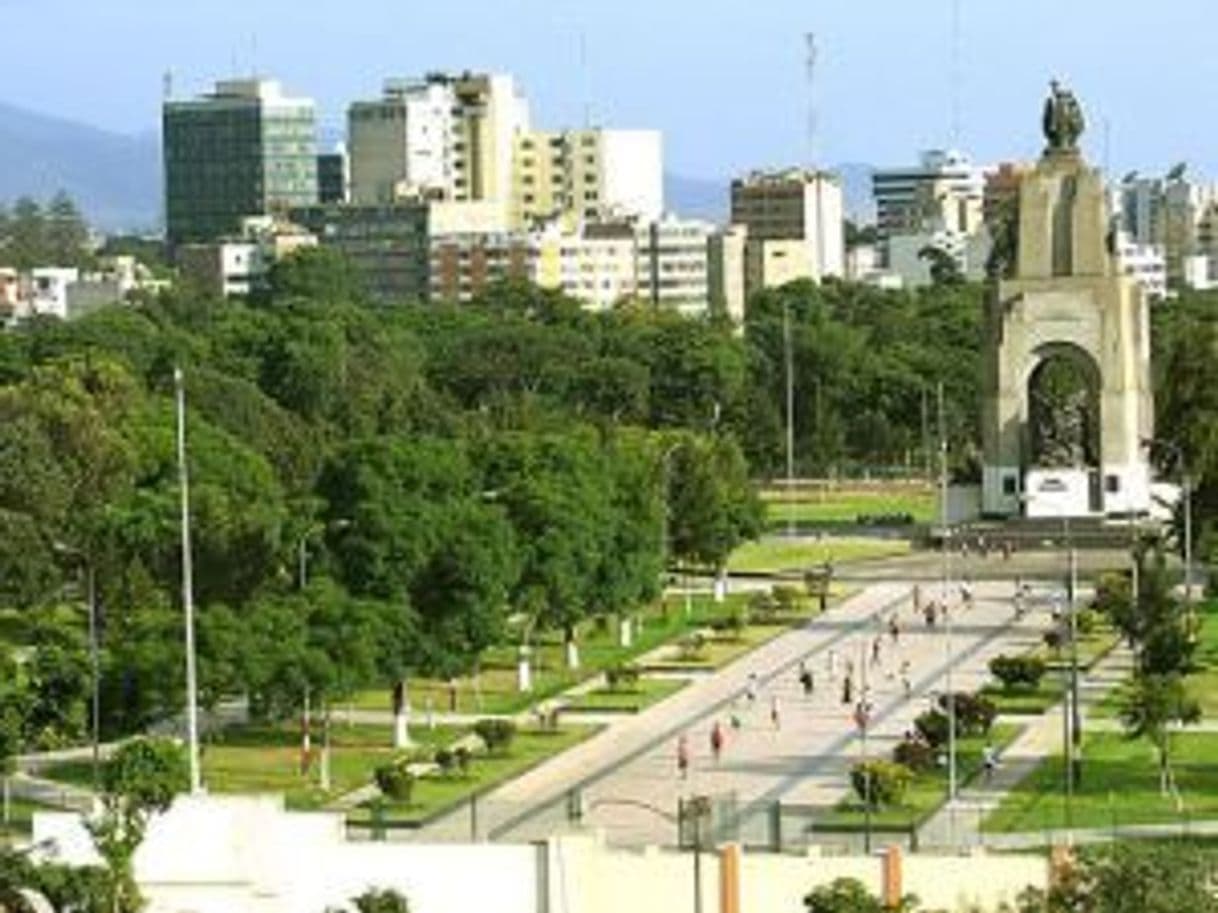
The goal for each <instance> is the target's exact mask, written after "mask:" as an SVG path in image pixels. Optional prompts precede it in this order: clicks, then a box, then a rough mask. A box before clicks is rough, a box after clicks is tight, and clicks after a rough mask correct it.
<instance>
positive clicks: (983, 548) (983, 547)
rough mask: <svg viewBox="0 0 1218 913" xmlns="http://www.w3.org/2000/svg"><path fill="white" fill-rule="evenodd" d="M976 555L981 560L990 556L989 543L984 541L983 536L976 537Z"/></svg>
mask: <svg viewBox="0 0 1218 913" xmlns="http://www.w3.org/2000/svg"><path fill="white" fill-rule="evenodd" d="M977 556H978V557H979V558H981V560H982V561H984V560H985V559H986V558H988V557H989V556H990V544H989V543H988V542H986V541H985V536H978V537H977Z"/></svg>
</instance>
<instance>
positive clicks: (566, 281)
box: [559, 222, 649, 311]
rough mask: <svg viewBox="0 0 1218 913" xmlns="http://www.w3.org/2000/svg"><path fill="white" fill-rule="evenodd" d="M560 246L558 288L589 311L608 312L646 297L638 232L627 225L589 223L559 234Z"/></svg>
mask: <svg viewBox="0 0 1218 913" xmlns="http://www.w3.org/2000/svg"><path fill="white" fill-rule="evenodd" d="M559 244H560V245H561V247H560V253H559V262H560V266H559V283H560V284H559V287H560V288H561V289H562V290H563V292H564V293H565V294H567V295H570V296H571V297H572V298H578V299H580V301H582V302H583V303H584V306H585V307H587V308H588V309H590V310H596V311H602V310H608V309H609V308H611V307H613V306H615V305H616V304H618V303H620V302H622V301H625V300H629V299H635V298H639V297H642V296H644V295H645V294H646V291H647V289H648V287H649V283H648V280H647V277H646V275H645V274H643V273H641V272H640V265H641V263H642V262H645V261H644V258H642V257H640V249H639V232H638V230H637V229H636V228H635V226H634V225H633V224H631V223H630V222H590V223H588V224H586V225H584V226H583V227H582V228H581V229H580V230H579V231H578V232H573V233H564V234H563V235H561V236H560V240H559Z"/></svg>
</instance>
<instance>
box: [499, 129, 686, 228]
mask: <svg viewBox="0 0 1218 913" xmlns="http://www.w3.org/2000/svg"><path fill="white" fill-rule="evenodd" d="M514 166H515V167H514V174H513V186H512V218H513V222H514V223H515V224H516V225H518V226H524V225H529V224H533V223H536V222H539V221H544V220H548V219H552V218H561V219H562V220H563V222H564V224H566V225H567V227H569V228H574V227H575V226H576V225H577V224H578V223H579V222H581V221H606V220H611V219H620V218H625V217H637V218H640V219H643V220H646V221H653V220H656V219H658V218H659V217H660V215H661V213H662V212H663V209H664V175H663V170H664V169H663V141H662V139H661V136H660V133H659V131H657V130H608V129H591V130H563V131H548V130H531V131H528V132H523V133H519V134H517V136H516V138H515V159H514Z"/></svg>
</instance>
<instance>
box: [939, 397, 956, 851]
mask: <svg viewBox="0 0 1218 913" xmlns="http://www.w3.org/2000/svg"><path fill="white" fill-rule="evenodd" d="M937 399H938V411H939V522H940V526H941V529H940V542H941V546H942V549H943V634H944V650H945V651H946V653H947V663H946V679H947V681H946V691H947V695H946V700H947V707H946V710H947V822H948V832H949V833H948V843H949V844H951V845H954V844H955V842H956V792H957V789H958V782H957V774H956V691H955V687H954V685H953V682H952V667H953V666H954V665H955V662H954V658H953V656H952V610H951V607H950V606H949V605H948V581H949V579H950V577H951V526H950V522H949V518H948V504H947V428H946V424H945V420H944V410H943V382H942V381H940V382H939V386H938V393H937Z"/></svg>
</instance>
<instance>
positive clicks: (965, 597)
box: [960, 579, 973, 609]
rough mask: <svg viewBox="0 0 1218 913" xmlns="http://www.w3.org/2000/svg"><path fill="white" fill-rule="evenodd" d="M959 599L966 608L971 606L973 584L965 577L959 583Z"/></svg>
mask: <svg viewBox="0 0 1218 913" xmlns="http://www.w3.org/2000/svg"><path fill="white" fill-rule="evenodd" d="M960 601H961V602H962V603H963V604H964V607H965V608H966V609H971V608H972V607H973V585H972V584H971V583H970V582H969V581H968V580H967V579H965V581H964V582H963V583H961V584H960Z"/></svg>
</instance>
